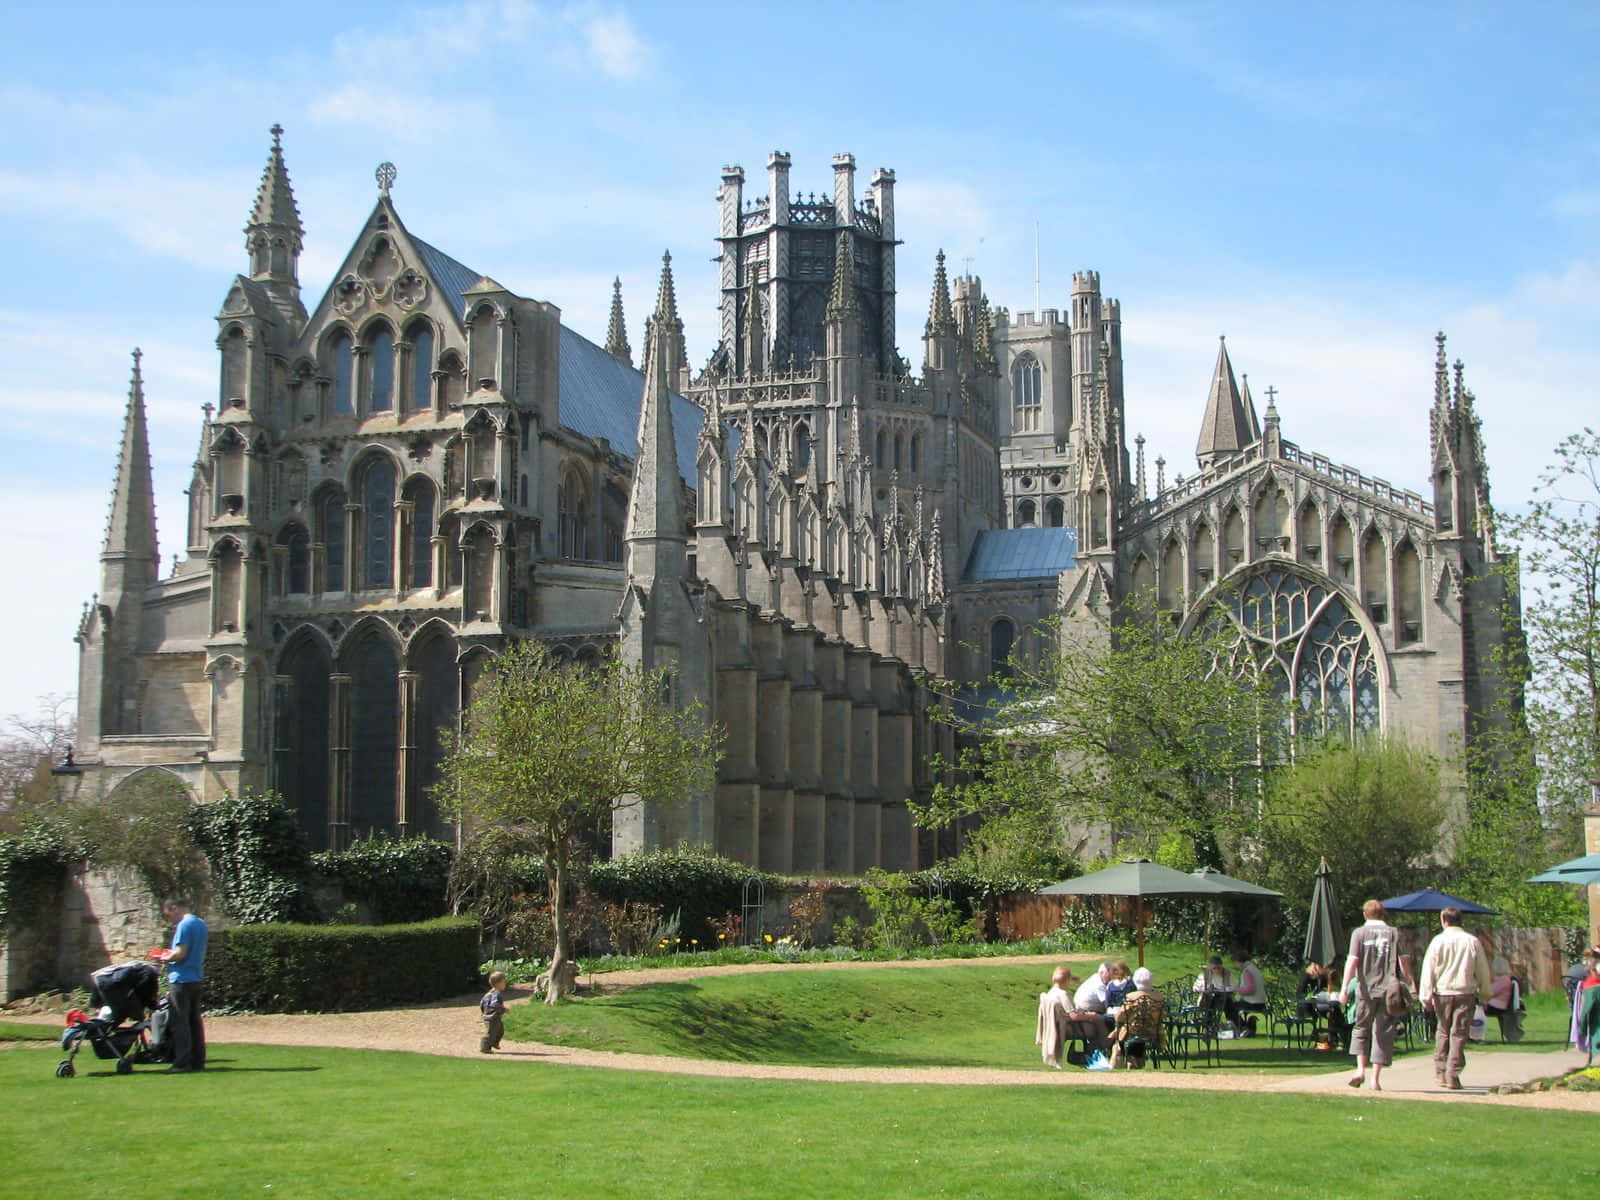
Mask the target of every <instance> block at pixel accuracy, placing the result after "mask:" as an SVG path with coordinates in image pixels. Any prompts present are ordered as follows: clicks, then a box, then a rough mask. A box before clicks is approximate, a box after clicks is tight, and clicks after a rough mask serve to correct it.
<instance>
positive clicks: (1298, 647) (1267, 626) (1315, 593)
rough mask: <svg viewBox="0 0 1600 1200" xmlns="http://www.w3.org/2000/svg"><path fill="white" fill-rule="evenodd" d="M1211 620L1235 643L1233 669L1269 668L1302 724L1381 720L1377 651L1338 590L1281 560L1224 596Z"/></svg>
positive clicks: (1302, 730) (1335, 727) (1340, 728)
mask: <svg viewBox="0 0 1600 1200" xmlns="http://www.w3.org/2000/svg"><path fill="white" fill-rule="evenodd" d="M1208 621H1209V623H1210V624H1211V626H1212V628H1214V629H1217V630H1220V631H1221V632H1222V633H1223V634H1224V637H1225V640H1226V641H1227V643H1228V648H1227V650H1226V655H1227V662H1226V665H1227V666H1228V667H1229V669H1231V670H1233V671H1235V672H1237V673H1241V674H1242V673H1244V672H1254V673H1256V674H1257V675H1264V676H1265V677H1266V678H1267V679H1268V680H1269V682H1270V683H1271V685H1272V687H1273V690H1274V691H1275V692H1276V693H1277V694H1279V695H1282V696H1287V697H1288V698H1289V699H1290V700H1291V702H1292V703H1291V712H1292V714H1293V716H1292V720H1293V723H1294V726H1295V728H1294V732H1296V733H1299V734H1310V735H1312V736H1317V737H1323V736H1329V735H1334V736H1341V737H1346V738H1348V737H1353V736H1355V735H1356V734H1360V733H1367V732H1371V731H1375V730H1377V729H1378V728H1379V725H1380V720H1381V708H1380V685H1379V680H1378V661H1377V655H1376V654H1375V652H1374V650H1373V646H1372V641H1371V639H1370V638H1369V637H1368V636H1367V632H1366V630H1365V628H1363V626H1362V624H1361V622H1360V621H1358V620H1357V619H1356V616H1355V613H1354V611H1353V610H1352V607H1351V605H1350V604H1349V603H1348V602H1347V601H1346V599H1345V598H1344V596H1343V595H1342V594H1341V593H1339V592H1338V591H1336V590H1334V589H1332V588H1330V587H1328V586H1326V585H1325V584H1322V583H1318V582H1317V581H1315V580H1313V579H1310V578H1307V577H1305V576H1302V575H1300V574H1298V573H1296V572H1292V571H1289V570H1285V569H1283V568H1281V567H1273V568H1271V569H1268V570H1265V571H1259V572H1255V573H1252V574H1251V575H1249V576H1247V577H1246V578H1244V579H1243V580H1242V581H1240V582H1239V583H1238V584H1236V585H1234V586H1233V587H1232V588H1230V589H1229V590H1228V591H1227V592H1225V593H1224V594H1223V595H1222V596H1220V597H1218V600H1217V606H1216V608H1215V610H1214V612H1213V615H1212V616H1210V617H1209V618H1208Z"/></svg>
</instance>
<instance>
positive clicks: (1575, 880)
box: [1528, 854, 1600, 887]
mask: <svg viewBox="0 0 1600 1200" xmlns="http://www.w3.org/2000/svg"><path fill="white" fill-rule="evenodd" d="M1528 882H1529V883H1566V884H1571V885H1572V886H1574V887H1577V886H1581V885H1583V884H1590V883H1600V854H1584V855H1581V856H1580V857H1578V858H1569V859H1568V860H1567V861H1566V862H1563V863H1557V864H1556V865H1555V866H1553V867H1551V868H1550V869H1549V870H1547V871H1540V872H1539V873H1538V874H1537V875H1535V876H1534V877H1533V878H1531V879H1529V880H1528Z"/></svg>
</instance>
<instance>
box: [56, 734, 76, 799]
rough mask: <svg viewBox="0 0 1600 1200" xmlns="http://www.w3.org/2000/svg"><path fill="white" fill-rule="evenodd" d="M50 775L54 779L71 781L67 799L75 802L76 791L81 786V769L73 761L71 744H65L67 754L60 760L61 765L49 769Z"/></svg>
mask: <svg viewBox="0 0 1600 1200" xmlns="http://www.w3.org/2000/svg"><path fill="white" fill-rule="evenodd" d="M50 774H51V776H52V777H54V778H56V779H61V780H71V781H72V782H71V785H70V788H71V794H70V795H68V797H67V799H68V800H76V799H77V798H78V789H79V788H80V787H82V786H83V768H82V767H80V766H79V765H78V764H77V763H76V762H74V761H73V758H72V743H71V742H68V743H67V754H66V757H65V758H63V759H62V760H61V765H60V766H59V767H51V768H50Z"/></svg>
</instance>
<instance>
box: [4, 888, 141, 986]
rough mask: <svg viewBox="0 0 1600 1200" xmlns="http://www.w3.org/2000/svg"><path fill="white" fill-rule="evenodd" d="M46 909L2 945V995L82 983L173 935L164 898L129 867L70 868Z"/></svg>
mask: <svg viewBox="0 0 1600 1200" xmlns="http://www.w3.org/2000/svg"><path fill="white" fill-rule="evenodd" d="M41 913H42V914H44V915H43V916H42V917H41V919H40V920H38V921H36V922H34V923H33V924H32V925H31V926H30V927H29V928H27V929H22V930H16V931H13V932H11V933H10V934H8V935H7V937H6V940H5V943H4V945H3V946H0V1000H13V999H15V998H16V997H18V996H24V995H28V994H30V993H32V992H38V991H44V990H47V989H51V988H56V989H61V990H68V989H71V988H79V987H82V986H84V980H85V979H86V978H87V977H88V975H89V974H90V972H92V971H94V970H96V969H98V968H100V967H103V966H106V965H107V964H108V963H114V962H126V961H128V960H130V959H138V958H143V957H144V956H145V954H146V952H147V951H148V950H149V949H150V948H151V947H152V946H160V945H164V944H165V943H166V937H167V926H166V925H165V923H164V922H163V921H162V919H161V901H160V899H159V898H158V897H156V896H154V895H152V894H151V892H150V889H149V888H147V887H146V886H145V885H144V881H143V880H141V879H140V878H139V877H138V875H137V874H135V873H134V872H133V871H130V870H128V869H126V868H113V869H101V868H94V869H90V870H84V869H82V868H80V869H78V870H74V871H69V872H67V874H66V877H65V878H64V879H63V880H62V882H61V887H60V892H59V894H58V895H57V896H56V897H54V898H53V899H52V898H47V899H46V902H45V903H44V904H43V905H42V906H41Z"/></svg>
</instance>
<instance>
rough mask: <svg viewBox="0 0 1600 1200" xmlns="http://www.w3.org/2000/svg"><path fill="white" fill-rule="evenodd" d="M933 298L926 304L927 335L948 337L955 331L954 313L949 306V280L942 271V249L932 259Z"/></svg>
mask: <svg viewBox="0 0 1600 1200" xmlns="http://www.w3.org/2000/svg"><path fill="white" fill-rule="evenodd" d="M934 261H935V266H934V269H933V300H932V302H931V303H930V304H929V306H928V326H927V335H928V336H929V337H948V336H950V335H952V334H954V333H955V331H956V318H955V313H954V312H953V311H952V310H951V307H950V281H949V280H948V279H947V278H946V277H945V273H944V251H943V250H940V251H939V254H938V257H937V258H936V259H935V260H934Z"/></svg>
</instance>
